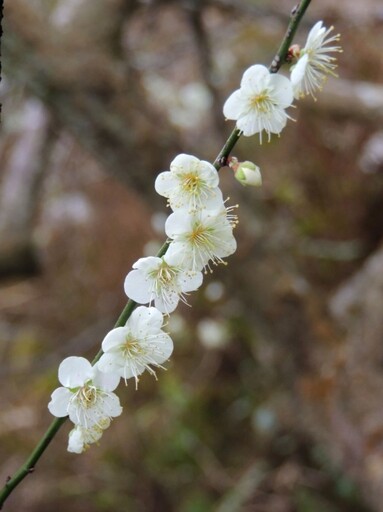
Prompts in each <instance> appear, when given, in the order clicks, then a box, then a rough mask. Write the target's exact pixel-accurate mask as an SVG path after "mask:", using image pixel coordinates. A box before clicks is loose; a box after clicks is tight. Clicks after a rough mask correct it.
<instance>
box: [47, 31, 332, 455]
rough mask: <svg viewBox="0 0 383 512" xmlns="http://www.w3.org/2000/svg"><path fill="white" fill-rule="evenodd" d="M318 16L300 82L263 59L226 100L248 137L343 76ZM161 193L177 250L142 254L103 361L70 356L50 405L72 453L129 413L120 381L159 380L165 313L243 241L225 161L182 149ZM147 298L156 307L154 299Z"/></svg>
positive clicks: (248, 177)
mask: <svg viewBox="0 0 383 512" xmlns="http://www.w3.org/2000/svg"><path fill="white" fill-rule="evenodd" d="M331 31H332V28H330V29H328V30H327V29H326V28H325V27H323V24H322V22H321V21H320V22H318V23H317V24H316V25H315V26H314V27H313V28H312V30H311V31H310V33H309V36H308V39H307V42H306V45H305V47H304V48H303V49H302V50H300V49H299V47H297V45H294V46H293V47H291V49H290V51H289V60H290V61H293V60H294V62H293V66H292V68H291V79H288V78H287V77H284V76H280V75H277V74H272V73H270V71H269V70H268V69H267V68H266V67H264V66H262V65H260V64H256V65H253V66H251V67H250V68H249V69H248V70H247V71H245V73H244V75H243V77H242V80H241V86H240V89H238V90H237V91H234V92H233V93H232V94H231V95H230V97H229V98H228V99H227V101H226V103H225V105H224V107H223V112H224V115H225V116H226V118H228V119H234V120H236V121H237V128H238V130H240V132H242V134H243V135H246V136H250V135H253V134H256V133H259V138H260V141H261V142H262V133H263V131H265V132H266V134H267V137H268V139H269V140H270V137H271V134H272V133H275V134H279V133H280V132H281V131H282V129H283V128H284V127H285V125H286V123H287V120H288V119H291V118H290V116H289V115H288V114H287V113H286V109H287V108H288V107H290V106H291V105H292V103H293V100H294V98H296V99H297V98H300V97H302V96H304V95H308V94H310V95H311V96H314V92H315V91H316V90H317V89H320V88H321V87H322V85H323V83H324V81H325V80H326V77H327V76H328V75H329V74H334V69H335V67H336V65H335V57H332V56H329V55H327V53H333V52H340V51H341V49H340V47H339V46H328V45H329V44H332V43H333V42H334V41H338V40H339V35H336V36H332V37H328V36H329V34H330V32H331ZM228 163H229V166H230V167H231V168H232V170H233V171H234V175H235V178H236V179H237V180H238V181H239V182H240V183H241V184H243V185H245V186H246V185H252V186H259V185H260V184H261V182H262V178H261V174H260V170H259V168H258V167H257V166H256V165H255V164H253V163H252V162H248V161H245V162H238V160H237V159H236V158H235V157H230V159H228ZM155 189H156V191H157V192H158V194H160V195H162V196H164V197H165V198H166V199H167V202H168V206H169V207H170V208H171V210H172V213H171V214H170V215H169V217H168V218H167V220H166V224H165V231H166V235H167V237H168V247H167V250H166V252H165V253H164V254H162V255H161V256H156V257H154V256H153V257H146V258H140V259H139V260H138V261H136V262H135V263H134V264H133V269H132V270H131V271H130V272H129V273H128V275H127V276H126V279H125V283H124V289H125V293H126V295H127V296H128V297H129V298H130V299H131V300H132V301H134V307H135V306H137V304H140V306H138V307H135V309H134V310H133V312H132V314H131V315H130V316H129V318H128V320H127V321H126V323H125V325H123V326H120V327H116V328H114V329H112V330H111V331H110V332H109V333H108V334H107V335H106V337H105V338H104V340H103V342H102V355H101V356H99V357H98V360H97V362H96V363H95V364H93V365H92V364H91V363H90V362H89V361H87V360H86V359H84V358H83V357H68V358H66V359H65V360H64V361H63V362H62V363H61V365H60V367H59V372H58V373H59V374H58V377H59V381H60V383H61V384H62V386H61V387H59V388H57V389H56V390H55V391H54V392H53V393H52V397H51V401H50V402H49V404H48V408H49V411H50V412H51V413H52V414H53V415H54V416H57V417H59V418H62V417H66V416H69V419H70V420H71V421H72V423H73V424H74V428H73V429H72V431H71V432H70V434H69V442H68V450H69V451H71V452H75V453H81V452H82V451H84V449H86V448H87V447H88V446H89V445H90V444H92V443H95V442H97V441H98V440H99V439H100V438H101V436H102V434H103V432H104V430H105V429H106V428H107V427H108V426H109V425H110V422H111V420H112V419H113V418H115V417H116V416H119V415H120V414H121V412H122V407H121V405H120V402H119V399H118V397H117V396H116V395H115V393H114V392H113V391H114V390H115V389H116V388H117V386H118V384H119V382H120V380H121V378H122V379H123V381H124V382H125V384H126V383H127V381H128V380H129V379H134V381H135V385H136V388H137V385H138V382H139V377H140V375H141V374H142V373H143V372H145V371H147V372H148V373H149V374H151V375H153V376H155V377H156V369H158V368H163V364H164V363H165V362H166V361H167V360H168V359H169V357H170V355H171V354H172V351H173V342H172V340H171V338H170V336H169V335H168V334H167V333H166V332H164V331H163V325H164V315H169V314H170V313H172V312H173V311H174V310H175V309H176V307H177V305H178V303H179V301H182V302H184V303H185V304H187V296H188V293H189V292H191V291H194V290H197V289H198V288H199V287H200V286H201V284H202V281H203V274H204V273H206V272H207V271H212V267H213V266H214V265H218V264H220V263H225V261H224V258H226V257H228V256H230V255H231V254H233V253H234V252H235V250H236V248H237V243H236V240H235V238H234V236H233V228H234V227H235V225H236V223H237V216H236V215H235V214H234V213H233V208H234V207H227V206H226V201H224V199H223V196H222V192H221V190H220V188H219V177H218V172H217V170H216V168H215V167H214V166H213V165H212V164H210V163H209V162H206V161H204V160H199V159H198V158H196V157H195V156H192V155H186V154H181V155H178V156H177V157H176V158H175V159H174V160H173V161H172V163H171V164H170V169H169V171H166V172H162V173H160V174H159V175H158V177H157V179H156V182H155ZM146 304H147V305H146Z"/></svg>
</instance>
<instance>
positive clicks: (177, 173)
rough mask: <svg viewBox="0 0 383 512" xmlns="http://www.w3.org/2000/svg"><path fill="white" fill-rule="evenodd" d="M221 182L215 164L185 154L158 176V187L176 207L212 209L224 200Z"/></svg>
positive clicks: (162, 194) (160, 192) (177, 157)
mask: <svg viewBox="0 0 383 512" xmlns="http://www.w3.org/2000/svg"><path fill="white" fill-rule="evenodd" d="M218 183H219V177H218V172H217V170H216V169H215V167H214V166H213V165H212V164H211V163H209V162H205V161H204V160H199V159H198V158H196V157H195V156H192V155H186V154H181V155H178V156H176V158H175V159H174V160H173V161H172V163H171V164H170V171H165V172H162V173H160V174H159V175H158V176H157V179H156V181H155V189H156V192H157V193H158V194H160V195H161V196H164V197H166V198H167V199H168V203H169V205H170V207H171V208H172V210H176V209H177V208H188V209H190V210H197V209H200V208H210V209H212V208H218V207H219V206H220V205H221V204H222V203H223V199H222V192H221V190H220V189H219V188H218Z"/></svg>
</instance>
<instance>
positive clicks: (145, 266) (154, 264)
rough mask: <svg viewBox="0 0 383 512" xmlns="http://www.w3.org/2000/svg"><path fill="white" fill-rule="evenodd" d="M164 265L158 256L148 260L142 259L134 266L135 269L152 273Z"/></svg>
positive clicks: (148, 257) (149, 257)
mask: <svg viewBox="0 0 383 512" xmlns="http://www.w3.org/2000/svg"><path fill="white" fill-rule="evenodd" d="M161 263H162V259H161V258H157V256H147V257H146V258H140V259H139V260H137V261H136V262H135V263H134V264H133V268H135V269H139V270H142V271H143V272H146V273H148V272H151V271H153V270H156V269H157V268H158V267H159V266H160V265H161Z"/></svg>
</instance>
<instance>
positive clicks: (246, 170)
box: [234, 161, 262, 187]
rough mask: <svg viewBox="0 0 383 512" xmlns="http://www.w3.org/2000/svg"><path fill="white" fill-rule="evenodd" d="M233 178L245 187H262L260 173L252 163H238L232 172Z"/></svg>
mask: <svg viewBox="0 0 383 512" xmlns="http://www.w3.org/2000/svg"><path fill="white" fill-rule="evenodd" d="M234 176H235V179H236V180H238V181H239V182H240V183H242V185H244V186H245V187H246V186H248V185H250V186H253V187H259V186H261V185H262V176H261V171H260V170H259V167H258V166H257V165H255V164H253V162H249V161H246V162H240V163H239V164H238V167H237V168H236V170H235V172H234Z"/></svg>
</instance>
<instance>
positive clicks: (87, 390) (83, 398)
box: [77, 384, 97, 409]
mask: <svg viewBox="0 0 383 512" xmlns="http://www.w3.org/2000/svg"><path fill="white" fill-rule="evenodd" d="M77 399H78V400H79V401H80V402H81V405H82V407H84V409H88V408H89V407H92V406H93V405H94V404H95V403H96V400H97V389H96V388H95V387H94V386H90V385H89V384H85V386H82V387H81V388H80V389H79V390H78V393H77Z"/></svg>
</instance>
